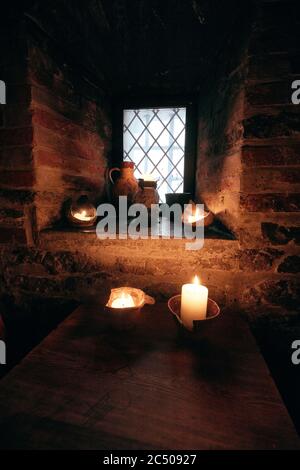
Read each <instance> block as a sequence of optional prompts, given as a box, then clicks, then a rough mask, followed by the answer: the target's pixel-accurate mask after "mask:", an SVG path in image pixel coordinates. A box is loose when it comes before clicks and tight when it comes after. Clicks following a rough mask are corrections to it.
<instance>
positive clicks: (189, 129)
mask: <svg viewBox="0 0 300 470" xmlns="http://www.w3.org/2000/svg"><path fill="white" fill-rule="evenodd" d="M196 103H197V100H196V99H195V98H194V97H191V96H174V97H167V98H166V97H165V96H163V97H161V96H155V97H149V96H148V97H145V96H135V97H130V96H127V97H124V96H121V97H118V98H115V100H114V101H113V108H112V112H113V115H112V129H113V130H112V159H111V160H112V165H113V166H117V167H118V166H119V165H120V163H122V162H123V148H124V147H123V111H124V110H125V109H147V108H150V109H151V108H154V109H155V108H181V107H185V108H186V128H185V148H184V178H183V191H184V192H187V193H191V195H192V198H194V197H195V181H196V149H197V121H198V120H197V105H196Z"/></svg>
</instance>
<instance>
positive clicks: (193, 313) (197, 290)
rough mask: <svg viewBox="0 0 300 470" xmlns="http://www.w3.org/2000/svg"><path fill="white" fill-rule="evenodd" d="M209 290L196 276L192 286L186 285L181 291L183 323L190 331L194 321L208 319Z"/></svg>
mask: <svg viewBox="0 0 300 470" xmlns="http://www.w3.org/2000/svg"><path fill="white" fill-rule="evenodd" d="M207 300H208V289H207V287H205V286H202V285H201V284H200V281H199V278H198V276H195V278H194V281H193V283H192V284H184V285H183V286H182V289H181V315H180V316H181V321H182V323H183V324H184V326H185V327H186V328H188V329H189V330H192V329H193V321H194V320H204V319H205V318H206V310H207Z"/></svg>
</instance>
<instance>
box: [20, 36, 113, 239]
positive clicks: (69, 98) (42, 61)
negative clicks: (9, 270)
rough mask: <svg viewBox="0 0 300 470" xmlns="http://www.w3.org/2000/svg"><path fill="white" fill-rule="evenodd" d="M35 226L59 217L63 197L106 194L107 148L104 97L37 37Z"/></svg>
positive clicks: (32, 52) (32, 63)
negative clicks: (81, 194)
mask: <svg viewBox="0 0 300 470" xmlns="http://www.w3.org/2000/svg"><path fill="white" fill-rule="evenodd" d="M29 80H30V85H31V93H32V100H31V110H32V125H33V128H34V147H33V158H34V168H35V174H36V198H35V205H36V211H37V214H36V217H37V227H38V230H40V229H41V228H44V227H49V226H52V225H53V223H54V222H55V221H57V220H60V219H61V217H62V212H61V208H62V205H63V203H64V201H66V199H67V198H69V197H72V196H74V195H76V196H77V197H78V195H80V193H84V194H88V195H89V197H90V199H91V200H92V201H93V202H94V203H96V202H97V201H101V200H103V198H104V197H105V173H106V168H107V158H108V154H109V151H110V140H111V124H110V116H109V105H108V100H107V98H106V97H105V95H104V92H103V90H102V89H101V88H99V87H96V86H93V85H92V84H90V83H89V82H88V81H87V80H85V79H84V76H81V75H78V71H77V70H76V69H75V68H74V67H72V65H68V63H66V62H65V61H63V60H62V58H61V57H60V56H59V54H58V53H57V52H56V50H54V49H53V48H51V45H50V46H49V44H48V41H45V40H43V38H40V37H38V40H36V39H30V41H29Z"/></svg>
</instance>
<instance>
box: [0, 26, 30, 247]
mask: <svg viewBox="0 0 300 470" xmlns="http://www.w3.org/2000/svg"><path fill="white" fill-rule="evenodd" d="M27 57H28V47H27V43H26V31H25V28H24V24H23V22H22V21H21V20H19V21H16V22H15V23H14V24H12V23H10V22H9V21H8V22H7V24H6V26H4V27H3V28H1V37H0V64H1V79H2V80H3V81H4V82H5V84H6V103H7V104H2V105H0V206H1V209H0V243H1V244H7V243H10V244H29V245H31V244H33V234H32V225H31V223H30V220H31V214H32V213H33V212H34V186H35V184H36V175H35V171H34V164H33V126H32V113H31V109H30V103H31V87H30V85H29V80H28V70H27Z"/></svg>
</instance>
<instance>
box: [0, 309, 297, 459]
mask: <svg viewBox="0 0 300 470" xmlns="http://www.w3.org/2000/svg"><path fill="white" fill-rule="evenodd" d="M108 319H109V317H108V314H107V313H105V314H103V309H102V308H101V307H96V306H82V307H79V308H78V309H77V310H75V312H74V313H73V314H72V315H71V316H70V317H68V318H67V319H66V320H65V321H64V322H63V323H62V324H61V325H60V326H59V327H58V328H57V329H56V330H55V331H53V332H52V333H51V334H50V335H49V336H48V337H47V338H46V339H45V340H44V341H43V342H42V343H41V344H40V345H39V346H38V347H37V348H35V349H34V350H33V351H32V352H31V353H30V354H29V355H28V356H27V357H26V358H25V359H24V360H23V361H22V363H21V364H20V365H18V366H17V367H15V368H14V369H13V370H12V371H11V372H10V373H9V374H8V375H7V376H6V377H5V378H4V379H2V381H1V382H0V433H1V435H0V447H1V448H14V449H15V448H34V449H108V450H112V449H113V450H115V449H172V450H173V449H174V450H175V449H278V448H284V449H286V448H288V449H295V448H300V445H299V437H298V436H297V434H296V431H295V429H294V427H293V425H292V422H291V420H290V418H289V416H288V413H287V411H286V408H285V406H284V404H283V403H282V401H281V398H280V396H279V393H278V391H277V389H276V387H275V385H274V383H273V381H272V378H271V377H270V374H269V371H268V369H267V367H266V365H265V363H264V360H263V358H262V356H261V355H260V353H259V352H258V349H257V346H256V344H255V341H254V339H253V337H252V335H251V334H250V332H249V329H248V327H247V325H246V324H245V323H244V321H243V320H241V319H240V318H239V317H238V316H237V315H233V314H227V313H226V314H223V315H221V316H220V317H219V319H217V320H215V321H214V322H212V323H211V327H210V331H209V332H208V333H207V336H206V337H204V338H203V339H202V340H201V341H198V342H189V341H186V340H183V339H182V338H181V337H180V336H178V331H177V328H176V325H175V322H174V320H173V318H172V317H171V315H170V314H169V312H168V309H167V306H166V304H157V305H155V306H151V307H150V306H147V307H145V308H144V309H143V311H142V314H141V317H140V319H139V321H138V323H137V325H136V327H135V328H134V329H131V330H130V331H116V330H112V329H111V326H110V325H109V323H108V322H107V320H108Z"/></svg>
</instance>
